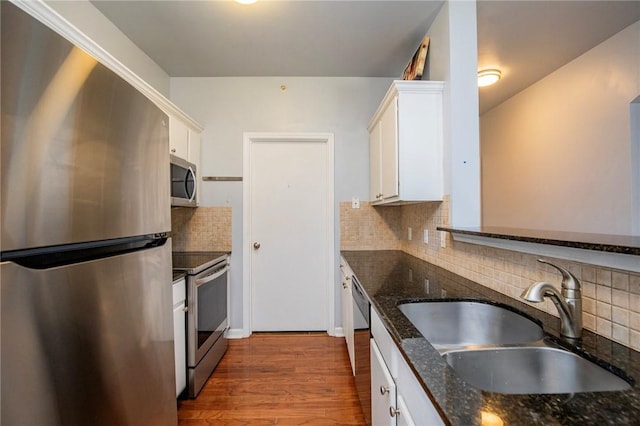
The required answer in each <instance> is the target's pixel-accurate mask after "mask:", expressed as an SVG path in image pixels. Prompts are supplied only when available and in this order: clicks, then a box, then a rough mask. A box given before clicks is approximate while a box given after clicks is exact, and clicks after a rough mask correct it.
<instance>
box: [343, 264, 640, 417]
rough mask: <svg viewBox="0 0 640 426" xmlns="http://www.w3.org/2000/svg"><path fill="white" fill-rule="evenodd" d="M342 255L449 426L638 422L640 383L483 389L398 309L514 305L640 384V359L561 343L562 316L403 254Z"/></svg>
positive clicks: (593, 339)
mask: <svg viewBox="0 0 640 426" xmlns="http://www.w3.org/2000/svg"><path fill="white" fill-rule="evenodd" d="M342 255H343V256H344V258H345V259H346V261H347V262H348V263H349V266H350V267H351V269H352V270H353V272H354V273H355V275H356V277H357V279H358V281H359V282H360V283H361V285H362V287H363V288H364V290H365V292H366V293H367V296H368V297H369V299H370V300H371V302H372V307H374V308H375V309H376V311H377V312H378V314H379V315H380V317H381V318H382V320H383V322H384V323H385V326H386V327H387V329H388V331H389V333H390V334H391V336H392V338H393V339H394V340H395V343H396V344H397V345H398V347H399V348H400V351H401V353H402V354H403V356H404V357H405V359H406V360H407V361H408V363H409V365H410V366H411V367H412V368H413V370H414V372H415V373H416V376H417V377H418V379H419V381H420V382H421V384H422V386H423V388H424V389H425V391H426V393H427V395H429V397H430V398H431V400H432V401H433V403H434V406H435V407H436V408H437V409H438V411H439V412H440V413H441V415H442V417H443V419H444V420H445V423H449V424H451V425H456V426H458V425H460V426H462V425H464V426H467V425H481V424H482V422H481V414H482V412H483V411H485V412H490V413H493V414H495V415H497V416H499V417H500V418H501V419H502V421H503V424H504V425H596V424H598V425H603V424H611V425H613V424H615V425H632V424H635V425H638V424H640V385H638V384H633V386H632V388H631V389H630V390H626V391H616V392H592V393H576V394H552V395H507V394H499V393H494V392H488V391H483V390H480V389H477V388H475V387H473V386H471V385H470V384H468V383H466V382H464V381H463V380H462V379H461V378H460V377H459V376H458V375H457V374H456V373H455V372H454V370H453V369H451V367H449V366H448V364H447V363H446V362H445V360H444V359H443V358H442V356H441V355H440V354H439V353H438V351H437V350H436V349H434V348H433V346H431V344H429V342H428V341H427V340H426V339H425V338H424V337H422V335H421V334H420V333H419V332H418V331H417V330H416V328H415V327H414V326H413V325H412V324H411V323H410V322H409V320H408V319H407V318H406V317H405V316H404V315H403V314H402V313H401V312H400V310H399V309H398V308H397V303H398V302H399V301H401V300H407V299H414V300H415V299H420V300H445V299H483V300H489V301H492V302H494V303H502V304H506V305H509V306H511V307H512V308H515V309H516V310H519V311H521V312H523V313H524V314H525V315H528V316H529V317H531V318H533V319H535V320H537V321H539V322H540V323H541V324H542V326H543V328H544V330H545V333H546V337H545V338H546V339H549V340H551V341H553V342H554V343H559V344H561V345H563V346H565V347H567V349H570V350H572V351H574V352H577V353H581V354H582V355H585V356H587V357H590V358H591V359H592V360H599V361H600V362H604V363H609V364H611V365H613V366H615V367H617V368H619V369H620V370H622V371H623V372H624V373H626V376H627V379H630V380H631V382H634V380H633V379H634V378H636V380H637V379H638V378H640V353H638V352H636V351H634V350H632V349H630V348H627V347H625V346H623V345H620V344H617V343H615V342H613V341H611V340H609V339H606V338H604V337H601V336H598V335H596V334H594V333H592V332H590V331H588V330H584V332H583V338H582V339H581V341H580V343H579V344H578V346H568V344H566V343H563V342H562V341H561V340H560V339H559V333H558V328H559V319H558V318H557V317H554V316H552V315H549V314H547V313H545V312H542V311H540V310H537V309H535V308H532V307H531V306H529V305H527V304H525V303H522V302H520V301H518V300H516V299H513V298H510V297H508V296H506V295H503V294H501V293H498V292H496V291H494V290H491V289H489V288H487V287H484V286H482V285H479V284H477V283H474V282H473V281H470V280H467V279H465V278H463V277H461V276H458V275H455V274H453V273H451V272H449V271H446V270H444V269H442V268H439V267H437V266H435V265H432V264H429V263H427V262H424V261H422V260H420V259H418V258H415V257H413V256H410V255H408V254H406V253H403V252H400V251H343V252H342ZM425 280H429V281H428V285H425ZM478 367H479V368H481V366H478Z"/></svg>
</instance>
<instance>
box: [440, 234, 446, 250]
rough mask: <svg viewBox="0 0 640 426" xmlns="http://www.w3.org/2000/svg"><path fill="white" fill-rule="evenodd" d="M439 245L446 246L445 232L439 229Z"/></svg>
mask: <svg viewBox="0 0 640 426" xmlns="http://www.w3.org/2000/svg"><path fill="white" fill-rule="evenodd" d="M440 247H442V248H447V233H446V232H445V231H440Z"/></svg>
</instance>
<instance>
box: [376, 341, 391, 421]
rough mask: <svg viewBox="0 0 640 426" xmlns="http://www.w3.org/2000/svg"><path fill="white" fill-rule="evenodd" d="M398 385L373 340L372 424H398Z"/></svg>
mask: <svg viewBox="0 0 640 426" xmlns="http://www.w3.org/2000/svg"><path fill="white" fill-rule="evenodd" d="M395 410H396V383H395V382H394V381H393V377H391V373H390V372H389V369H388V368H387V364H386V363H385V362H384V358H382V354H381V353H380V350H379V349H378V346H377V345H376V342H375V340H374V339H371V424H372V425H374V426H382V425H389V426H394V425H395V424H396V419H395V417H396V413H395Z"/></svg>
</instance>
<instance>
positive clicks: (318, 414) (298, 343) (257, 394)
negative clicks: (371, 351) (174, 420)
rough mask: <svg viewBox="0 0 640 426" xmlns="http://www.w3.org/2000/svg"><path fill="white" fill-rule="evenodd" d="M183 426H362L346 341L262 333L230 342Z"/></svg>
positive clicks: (186, 410) (182, 417)
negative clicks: (275, 425)
mask: <svg viewBox="0 0 640 426" xmlns="http://www.w3.org/2000/svg"><path fill="white" fill-rule="evenodd" d="M178 424H179V425H180V426H192V425H274V424H278V425H280V424H282V425H362V424H364V418H363V416H362V411H361V409H360V404H359V402H358V395H357V392H356V388H355V381H354V377H353V375H352V374H351V366H350V364H349V356H348V354H347V348H346V345H345V343H344V339H340V338H336V337H329V336H328V335H327V334H324V333H277V334H273V333H260V334H253V335H252V336H251V337H249V338H248V339H238V340H230V341H229V348H228V349H227V353H226V354H225V356H224V358H223V359H222V361H220V364H219V365H218V367H217V368H216V370H215V371H214V372H213V374H212V375H211V377H210V378H209V381H208V382H207V383H206V384H205V386H204V388H203V389H202V391H201V392H200V394H199V395H198V397H197V398H196V399H195V400H181V401H179V402H178Z"/></svg>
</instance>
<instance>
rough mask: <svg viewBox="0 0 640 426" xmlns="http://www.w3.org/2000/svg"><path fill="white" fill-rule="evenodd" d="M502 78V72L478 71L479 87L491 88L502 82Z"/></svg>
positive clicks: (493, 70)
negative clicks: (499, 81)
mask: <svg viewBox="0 0 640 426" xmlns="http://www.w3.org/2000/svg"><path fill="white" fill-rule="evenodd" d="M501 76H502V73H501V72H500V70H495V69H492V70H480V71H478V87H485V86H491V85H492V84H494V83H496V82H497V81H498V80H500V77H501Z"/></svg>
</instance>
